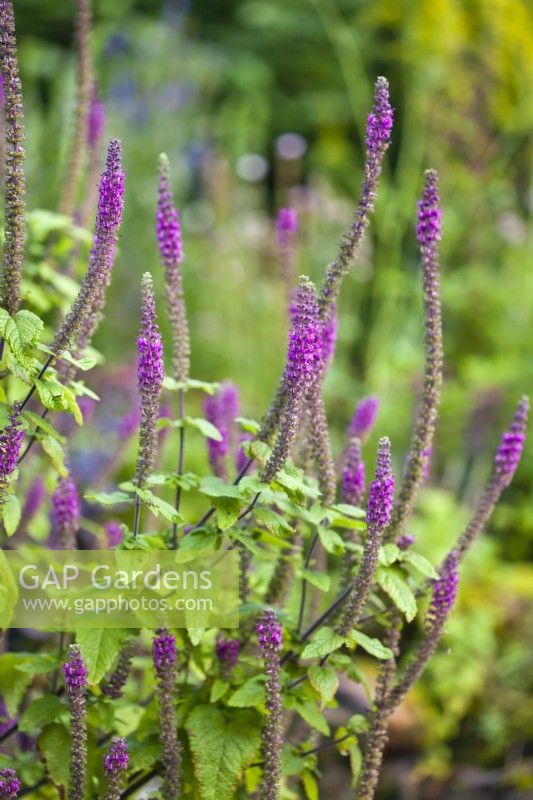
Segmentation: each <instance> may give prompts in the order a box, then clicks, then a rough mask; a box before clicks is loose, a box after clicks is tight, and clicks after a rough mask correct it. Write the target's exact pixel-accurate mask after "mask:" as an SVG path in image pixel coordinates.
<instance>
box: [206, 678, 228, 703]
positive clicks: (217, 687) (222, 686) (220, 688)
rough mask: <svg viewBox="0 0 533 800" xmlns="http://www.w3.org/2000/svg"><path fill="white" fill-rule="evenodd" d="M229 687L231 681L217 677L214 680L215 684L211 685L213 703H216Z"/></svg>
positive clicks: (210, 697)
mask: <svg viewBox="0 0 533 800" xmlns="http://www.w3.org/2000/svg"><path fill="white" fill-rule="evenodd" d="M228 689H229V683H226V681H222V680H220V678H215V680H214V681H213V685H212V687H211V694H210V696H209V699H210V700H211V702H212V703H216V702H217V701H218V700H220V698H221V697H224V695H225V694H226V692H227V691H228Z"/></svg>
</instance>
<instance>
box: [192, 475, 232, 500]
mask: <svg viewBox="0 0 533 800" xmlns="http://www.w3.org/2000/svg"><path fill="white" fill-rule="evenodd" d="M200 491H201V492H202V494H206V495H207V496H208V497H235V498H237V499H238V500H242V496H241V491H240V489H239V487H238V486H233V485H229V484H227V483H224V481H223V480H222V479H221V478H215V477H213V476H211V475H210V476H209V477H207V478H202V479H201V481H200Z"/></svg>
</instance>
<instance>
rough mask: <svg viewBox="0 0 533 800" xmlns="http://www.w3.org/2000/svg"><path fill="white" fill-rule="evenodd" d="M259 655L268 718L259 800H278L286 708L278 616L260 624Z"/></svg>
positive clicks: (263, 619) (265, 618)
mask: <svg viewBox="0 0 533 800" xmlns="http://www.w3.org/2000/svg"><path fill="white" fill-rule="evenodd" d="M256 632H257V637H258V641H259V652H260V654H261V657H262V659H263V664H264V668H265V675H266V682H265V705H266V710H267V716H266V720H265V723H264V727H263V734H262V761H263V777H262V779H261V783H260V784H259V790H258V795H257V796H258V800H278V798H279V795H280V783H281V753H282V749H283V705H282V701H281V678H280V652H281V646H282V630H281V625H280V624H279V622H278V619H277V616H276V613H275V612H274V611H271V610H267V611H265V612H264V614H263V616H262V617H261V619H260V620H259V622H258V623H257V625H256Z"/></svg>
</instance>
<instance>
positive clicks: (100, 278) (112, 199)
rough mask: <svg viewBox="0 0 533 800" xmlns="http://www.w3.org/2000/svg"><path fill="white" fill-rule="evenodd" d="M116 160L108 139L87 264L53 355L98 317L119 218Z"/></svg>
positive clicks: (88, 331) (88, 332)
mask: <svg viewBox="0 0 533 800" xmlns="http://www.w3.org/2000/svg"><path fill="white" fill-rule="evenodd" d="M120 159H121V145H120V142H119V140H118V139H112V140H111V142H110V143H109V148H108V151H107V161H106V168H105V170H104V172H103V173H102V177H101V178H100V185H99V188H98V212H97V215H96V226H95V234H94V241H93V246H92V249H91V252H90V254H89V266H88V269H87V272H86V274H85V277H84V279H83V281H82V284H81V287H80V290H79V292H78V296H77V298H76V300H75V301H74V304H73V305H72V307H71V309H70V311H69V312H68V314H67V316H66V317H65V319H64V320H63V323H62V325H61V326H60V328H59V330H58V331H57V333H56V335H55V337H54V339H53V341H52V344H51V345H50V347H51V349H52V350H53V351H54V353H56V354H57V355H59V354H60V353H61V352H62V351H63V350H66V349H67V348H68V347H69V346H70V345H71V344H72V343H73V342H75V341H76V339H77V338H78V336H79V334H80V333H81V332H83V339H84V340H86V341H88V340H90V338H91V336H92V333H94V330H95V329H96V325H97V324H98V321H99V320H100V314H101V311H102V308H103V305H104V299H105V288H106V286H107V285H108V283H109V281H110V277H111V269H112V266H113V259H114V255H115V244H116V240H117V234H118V228H119V226H120V222H121V219H122V208H123V202H124V173H123V171H122V166H121V161H120ZM78 344H79V343H78Z"/></svg>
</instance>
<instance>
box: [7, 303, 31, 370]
mask: <svg viewBox="0 0 533 800" xmlns="http://www.w3.org/2000/svg"><path fill="white" fill-rule="evenodd" d="M0 337H1V338H2V339H5V341H6V342H7V344H8V345H9V349H10V350H11V352H12V353H13V356H14V358H15V360H16V361H17V362H18V363H19V364H21V365H22V366H23V367H24V368H25V369H27V370H30V371H31V370H33V368H34V366H33V359H32V358H30V356H28V355H27V354H26V353H25V352H24V349H25V348H24V344H23V342H22V339H21V336H20V331H19V329H18V327H17V324H16V322H15V320H14V319H13V318H12V317H11V316H10V315H9V314H8V312H7V311H6V310H5V309H4V308H0Z"/></svg>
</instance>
